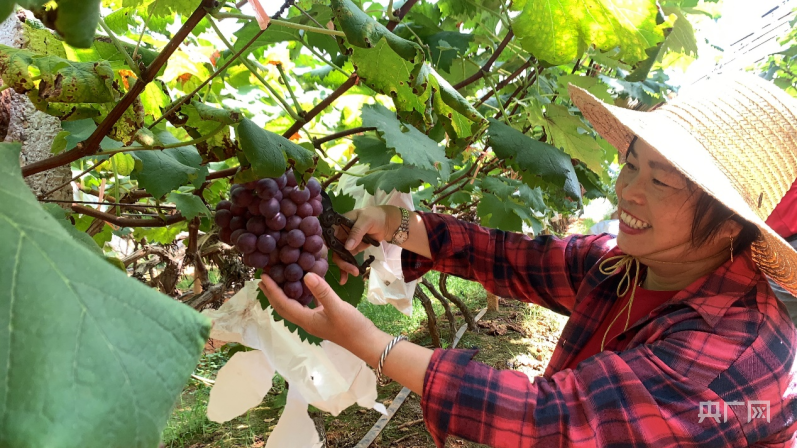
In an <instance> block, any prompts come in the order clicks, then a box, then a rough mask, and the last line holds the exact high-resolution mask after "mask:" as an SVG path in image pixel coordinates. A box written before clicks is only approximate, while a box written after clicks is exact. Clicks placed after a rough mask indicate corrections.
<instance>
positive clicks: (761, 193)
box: [651, 73, 797, 220]
mask: <svg viewBox="0 0 797 448" xmlns="http://www.w3.org/2000/svg"><path fill="white" fill-rule="evenodd" d="M651 113H656V114H661V115H664V116H666V117H667V118H669V119H670V120H672V121H674V122H675V123H677V124H678V125H680V126H681V127H683V128H684V129H685V130H686V131H687V132H689V133H690V134H691V135H692V136H693V137H694V138H695V139H696V140H697V141H698V142H699V143H700V144H701V145H702V146H703V147H704V148H705V149H706V151H708V153H709V154H710V156H711V157H713V159H714V161H715V162H716V165H717V166H718V167H719V169H720V170H721V171H722V172H724V173H725V175H726V176H727V177H728V178H729V179H730V181H731V183H732V184H733V185H734V187H735V188H736V190H737V191H738V192H739V193H740V194H741V196H742V197H743V198H744V200H745V201H746V202H747V204H748V205H749V206H750V208H751V209H752V210H753V211H754V212H755V213H756V215H758V217H759V218H760V219H762V220H766V219H767V217H769V215H770V213H772V210H774V209H775V207H776V206H777V205H778V203H779V202H780V200H781V199H782V198H783V196H784V195H785V194H786V192H787V191H788V190H789V188H790V187H791V185H792V184H793V183H794V181H795V179H797V100H795V99H794V98H792V97H791V96H789V95H788V94H787V93H786V92H784V91H782V90H781V89H779V88H777V86H775V85H774V84H772V83H770V82H767V81H765V80H763V79H762V78H760V77H758V76H754V75H751V74H745V73H741V74H734V75H722V76H719V77H717V78H714V79H708V80H705V81H701V82H699V83H697V84H695V85H693V86H691V87H689V88H686V89H684V90H683V92H681V94H680V95H679V96H678V97H677V98H676V99H675V100H673V101H672V102H670V103H668V104H665V105H664V106H662V107H661V108H659V109H657V110H656V111H654V112H651Z"/></svg>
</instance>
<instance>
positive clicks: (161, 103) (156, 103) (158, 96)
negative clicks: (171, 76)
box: [140, 81, 169, 117]
mask: <svg viewBox="0 0 797 448" xmlns="http://www.w3.org/2000/svg"><path fill="white" fill-rule="evenodd" d="M140 98H141V104H142V105H143V106H144V113H145V114H147V115H150V116H152V117H160V116H161V113H162V109H166V107H167V106H168V105H169V97H168V96H167V95H166V94H165V93H163V90H161V88H160V87H159V86H158V82H157V81H156V82H151V83H149V84H147V87H145V88H144V92H142V93H141V97H140Z"/></svg>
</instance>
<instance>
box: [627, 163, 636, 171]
mask: <svg viewBox="0 0 797 448" xmlns="http://www.w3.org/2000/svg"><path fill="white" fill-rule="evenodd" d="M625 166H626V167H628V169H629V170H631V171H636V165H634V164H633V163H631V162H625Z"/></svg>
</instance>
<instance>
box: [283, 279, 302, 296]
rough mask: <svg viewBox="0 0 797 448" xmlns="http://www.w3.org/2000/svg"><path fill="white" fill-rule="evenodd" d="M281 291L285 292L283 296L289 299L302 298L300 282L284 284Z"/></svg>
mask: <svg viewBox="0 0 797 448" xmlns="http://www.w3.org/2000/svg"><path fill="white" fill-rule="evenodd" d="M282 290H283V291H285V295H286V296H288V297H290V298H291V299H294V300H297V299H299V298H300V297H302V284H301V283H300V282H286V283H285V285H283V286H282Z"/></svg>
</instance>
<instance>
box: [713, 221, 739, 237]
mask: <svg viewBox="0 0 797 448" xmlns="http://www.w3.org/2000/svg"><path fill="white" fill-rule="evenodd" d="M741 231H742V225H741V224H740V223H738V222H737V221H736V220H735V219H733V218H731V219H728V220H726V221H725V222H723V223H722V226H721V227H720V231H719V232H717V236H718V237H719V238H720V240H729V239H731V238H733V239H737V238H738V237H739V233H741Z"/></svg>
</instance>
